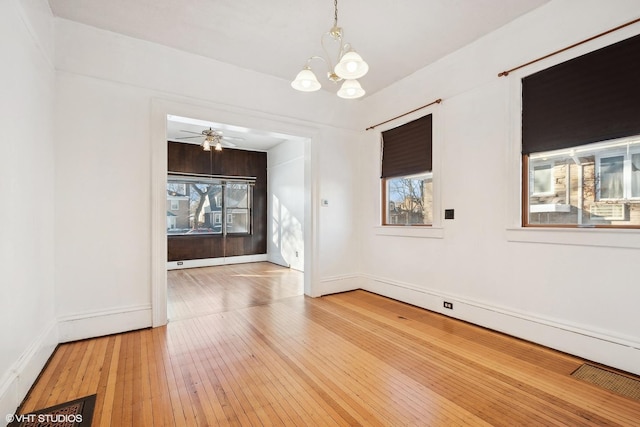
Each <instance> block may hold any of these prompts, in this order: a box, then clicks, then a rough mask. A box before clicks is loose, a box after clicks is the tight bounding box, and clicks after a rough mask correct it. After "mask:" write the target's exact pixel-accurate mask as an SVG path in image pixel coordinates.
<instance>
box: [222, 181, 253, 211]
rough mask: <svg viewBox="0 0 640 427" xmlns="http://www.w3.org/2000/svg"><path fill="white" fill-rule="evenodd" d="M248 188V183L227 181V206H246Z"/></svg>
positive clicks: (247, 203) (247, 204)
mask: <svg viewBox="0 0 640 427" xmlns="http://www.w3.org/2000/svg"><path fill="white" fill-rule="evenodd" d="M249 188H250V186H249V184H245V183H239V182H228V183H227V184H226V199H227V200H226V203H227V208H248V207H249Z"/></svg>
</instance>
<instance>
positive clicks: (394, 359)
mask: <svg viewBox="0 0 640 427" xmlns="http://www.w3.org/2000/svg"><path fill="white" fill-rule="evenodd" d="M250 267H253V268H256V269H258V271H259V272H260V273H255V272H254V273H255V274H249V273H247V272H246V271H244V272H243V273H242V274H244V275H245V276H242V277H243V280H250V281H252V282H255V283H256V286H258V287H260V286H262V287H264V288H269V287H270V285H266V284H265V285H263V283H265V282H270V283H271V284H274V283H275V284H276V288H277V284H278V283H279V281H278V280H275V279H274V276H276V277H282V276H277V275H276V274H275V273H269V274H265V272H264V269H265V268H267V267H269V265H268V264H266V265H263V264H256V265H251V266H245V268H250ZM215 268H217V267H215ZM198 270H200V269H198ZM229 271H233V269H229ZM185 273H186V272H185ZM232 274H237V272H235V273H232ZM215 275H216V272H215V271H211V272H206V271H192V272H188V274H184V275H182V274H181V275H180V276H181V280H182V279H184V280H185V281H187V282H191V281H196V282H203V283H204V281H206V280H208V279H205V278H212V277H213V276H215ZM265 275H266V276H267V277H265V278H264V280H265V282H263V280H262V276H265ZM196 277H197V278H196ZM249 278H250V279H249ZM189 286H191V285H189ZM217 286H221V287H222V288H224V287H225V286H230V282H227V281H226V280H223V279H219V280H218V285H217ZM263 291H264V292H266V294H269V293H270V292H273V295H275V296H276V297H275V298H273V299H268V298H267V299H264V298H263V297H262V296H260V295H261V294H253V296H251V297H249V296H242V297H238V298H237V300H236V299H234V298H235V297H234V296H233V291H230V292H229V294H228V296H227V297H226V298H225V297H222V296H221V297H219V298H220V301H219V304H218V305H216V306H215V309H214V310H213V312H212V313H210V314H206V315H202V316H197V317H188V318H183V320H177V321H176V320H174V321H172V322H170V323H169V324H168V325H167V326H166V327H161V328H156V329H148V330H142V331H135V332H129V333H125V334H119V335H114V336H108V337H103V338H96V339H91V340H85V341H80V342H75V343H69V344H64V345H61V346H60V347H59V348H58V350H57V351H56V352H55V354H54V355H53V357H52V358H51V361H50V363H49V364H48V366H47V367H46V369H45V370H44V371H43V373H42V375H41V377H40V379H39V380H38V382H37V383H36V384H35V386H34V387H33V389H32V391H31V393H30V395H29V396H28V398H27V399H26V401H25V403H24V405H23V407H22V411H21V413H26V412H29V411H33V410H36V409H38V408H43V407H47V406H51V405H55V404H57V403H61V402H65V401H68V400H72V399H75V398H78V397H81V396H84V395H88V394H93V393H97V400H96V412H95V414H94V423H93V425H94V426H174V425H175V426H204V425H209V426H214V425H256V426H259V425H287V426H301V425H312V426H323V425H327V426H334V425H344V426H357V425H366V426H369V425H371V426H398V425H418V426H427V425H428V426H438V425H505V426H516V425H570V426H575V425H593V426H602V425H626V426H631V425H638V421H639V420H640V401H637V400H632V399H630V398H625V397H623V396H619V395H617V394H615V393H613V392H610V391H607V390H604V389H601V388H599V387H596V386H594V385H591V384H589V383H586V382H583V381H581V380H577V379H575V378H573V377H571V376H570V374H571V372H573V371H574V370H575V369H576V368H577V367H579V366H580V365H581V364H582V363H583V360H581V359H579V358H576V357H572V356H569V355H566V354H562V353H559V352H556V351H553V350H550V349H547V348H544V347H541V346H537V345H533V344H531V343H527V342H524V341H520V340H517V339H514V338H511V337H508V336H505V335H502V334H498V333H494V332H491V331H488V330H486V329H482V328H479V327H476V326H473V325H470V324H467V323H464V322H459V321H456V320H452V319H450V318H447V317H445V316H442V315H439V314H435V313H432V312H429V311H426V310H422V309H419V308H416V307H413V306H410V305H407V304H403V303H399V302H397V301H393V300H389V299H387V298H384V297H381V296H378V295H374V294H370V293H367V292H364V291H354V292H348V293H343V294H336V295H330V296H326V297H322V298H307V297H304V296H286V295H288V294H287V293H286V292H284V291H282V289H276V290H273V291H266V290H261V292H263ZM281 291H282V292H283V293H282V294H280V292H281ZM242 292H244V291H242ZM224 294H225V292H222V293H221V295H224ZM249 294H251V292H249ZM278 295H280V296H281V297H278ZM212 298H214V299H215V297H212ZM225 300H226V301H228V302H231V303H232V305H234V304H235V303H236V302H239V303H238V304H235V306H233V307H230V308H225V307H226V306H225V305H224V303H223V301H225ZM185 304H186V302H185ZM180 310H181V309H180ZM180 310H178V308H176V313H179V312H180Z"/></svg>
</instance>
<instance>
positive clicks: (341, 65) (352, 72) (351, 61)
mask: <svg viewBox="0 0 640 427" xmlns="http://www.w3.org/2000/svg"><path fill="white" fill-rule="evenodd" d="M334 71H335V73H336V74H337V75H338V76H340V77H342V78H343V79H345V80H353V79H359V78H360V77H363V76H364V75H365V74H367V72H368V71H369V65H368V64H367V63H366V62H364V60H363V59H362V57H361V56H360V55H358V54H357V53H356V52H355V51H353V50H350V51H349V52H347V53H345V54H344V55H342V58H341V59H340V62H338V64H337V65H336V67H335V69H334Z"/></svg>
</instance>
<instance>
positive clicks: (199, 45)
mask: <svg viewBox="0 0 640 427" xmlns="http://www.w3.org/2000/svg"><path fill="white" fill-rule="evenodd" d="M547 1H549V0H402V1H400V0H391V1H390V0H340V1H339V4H338V24H339V26H341V27H342V28H343V29H344V35H345V40H346V41H347V42H349V43H351V44H352V45H353V47H354V48H355V49H356V50H357V51H358V53H360V54H361V55H362V57H363V58H364V59H365V61H367V62H368V63H369V67H370V69H369V73H368V74H367V75H366V76H364V77H363V78H361V79H360V83H361V84H362V86H363V87H364V88H365V90H366V91H367V94H368V95H370V94H372V93H375V92H377V91H379V90H381V89H383V88H385V87H387V86H389V85H391V84H392V83H393V82H395V81H397V80H399V79H402V78H403V77H406V76H408V75H410V74H412V73H414V72H415V71H417V70H419V69H421V68H424V67H425V66H427V65H429V64H431V63H433V62H435V61H437V60H438V59H440V58H442V57H444V56H446V55H447V54H449V53H451V52H453V51H455V50H457V49H459V48H461V47H463V46H465V45H466V44H469V43H471V42H473V41H474V40H476V39H478V38H479V37H481V36H483V35H485V34H487V33H489V32H491V31H493V30H495V29H497V28H499V27H501V26H503V25H505V24H506V23H508V22H510V21H512V20H513V19H515V18H517V17H518V16H520V15H523V14H525V13H527V12H529V11H531V10H532V9H534V8H536V7H538V6H540V5H542V4H544V3H546V2H547ZM49 4H50V6H51V9H52V11H53V13H54V15H55V16H58V17H61V18H65V19H69V20H72V21H77V22H80V23H83V24H87V25H91V26H94V27H98V28H102V29H105V30H108V31H112V32H116V33H121V34H124V35H127V36H131V37H135V38H139V39H143V40H147V41H151V42H155V43H159V44H162V45H166V46H170V47H173V48H177V49H180V50H183V51H187V52H191V53H195V54H198V55H202V56H205V57H209V58H213V59H216V60H218V61H222V62H226V63H229V64H234V65H236V66H240V67H243V68H246V69H250V70H255V71H258V72H261V73H264V74H268V75H272V76H275V77H278V78H282V79H285V80H292V79H293V78H294V77H295V75H296V74H297V73H298V71H300V70H301V69H302V67H303V66H304V64H305V62H306V60H307V58H309V57H310V56H312V55H322V53H323V51H322V47H321V45H320V37H321V35H322V34H323V33H324V32H326V31H328V30H329V29H330V27H331V26H332V25H333V17H334V2H333V1H331V0H268V1H265V0H49ZM312 66H313V69H314V71H315V72H316V75H317V76H318V78H319V79H320V81H321V83H322V84H323V86H327V87H329V85H327V84H325V81H323V80H324V79H323V76H324V75H326V71H327V70H326V69H325V68H323V66H324V65H323V64H322V63H321V62H319V61H314V62H313V63H312ZM291 90H293V89H291ZM183 124H184V123H183ZM204 128H206V127H202V126H201V127H200V130H202V129H204ZM178 136H179V135H171V134H170V135H169V137H170V138H171V137H174V138H175V137H178ZM263 142H264V141H263ZM257 149H263V148H257Z"/></svg>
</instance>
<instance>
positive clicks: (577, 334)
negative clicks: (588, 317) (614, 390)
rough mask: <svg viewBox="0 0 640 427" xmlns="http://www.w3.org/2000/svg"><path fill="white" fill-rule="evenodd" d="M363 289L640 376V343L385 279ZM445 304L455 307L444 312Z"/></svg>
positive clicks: (365, 282) (367, 279) (367, 280)
mask: <svg viewBox="0 0 640 427" xmlns="http://www.w3.org/2000/svg"><path fill="white" fill-rule="evenodd" d="M360 287H361V289H364V290H366V291H369V292H373V293H376V294H379V295H383V296H386V297H389V298H393V299H396V300H399V301H403V302H406V303H409V304H412V305H415V306H418V307H422V308H425V309H427V310H430V311H434V312H437V313H441V314H444V315H446V316H450V317H453V318H457V319H460V320H464V321H467V322H470V323H473V324H475V325H479V326H482V327H485V328H488V329H492V330H495V331H499V332H504V333H506V334H508V335H511V336H514V337H518V338H522V339H524V340H527V341H532V342H535V343H538V344H541V345H544V346H546V347H550V348H553V349H556V350H560V351H562V352H565V353H569V354H573V355H575V356H578V357H582V358H585V359H587V360H591V361H594V362H598V363H602V364H604V365H607V366H611V367H614V368H618V369H622V370H624V371H627V372H631V373H633V374H636V375H640V364H638V360H640V342H637V341H635V340H634V339H632V338H628V337H620V336H614V335H612V334H607V333H606V332H603V331H595V330H590V329H587V328H583V327H579V326H575V325H568V324H564V323H562V322H559V321H557V320H554V319H545V318H542V317H538V316H532V315H530V314H527V313H520V312H516V311H512V310H508V309H505V308H502V307H496V306H491V305H488V304H485V303H482V302H477V301H472V300H468V299H464V298H460V297H456V296H454V295H447V294H444V293H441V292H437V291H434V290H431V289H423V288H419V287H417V286H415V285H412V284H408V283H400V282H396V281H393V280H390V279H386V278H380V277H374V276H363V277H362V281H361V286H360ZM444 301H447V302H451V303H453V309H452V310H450V309H445V308H444V307H443V303H444Z"/></svg>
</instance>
